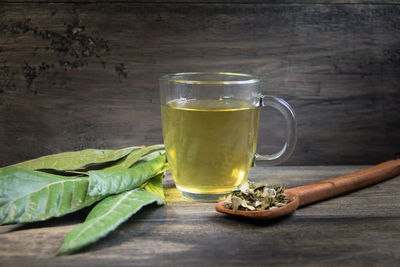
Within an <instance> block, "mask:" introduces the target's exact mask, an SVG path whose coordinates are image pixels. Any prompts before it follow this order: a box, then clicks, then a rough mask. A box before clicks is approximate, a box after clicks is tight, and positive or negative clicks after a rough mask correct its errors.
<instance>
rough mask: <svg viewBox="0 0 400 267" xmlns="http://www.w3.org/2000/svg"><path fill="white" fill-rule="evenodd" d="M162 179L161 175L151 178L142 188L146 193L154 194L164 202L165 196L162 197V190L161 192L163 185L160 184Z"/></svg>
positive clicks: (162, 175)
mask: <svg viewBox="0 0 400 267" xmlns="http://www.w3.org/2000/svg"><path fill="white" fill-rule="evenodd" d="M163 177H164V174H163V173H161V174H159V175H157V176H155V177H153V178H151V179H150V180H149V181H148V182H147V183H145V184H143V185H142V188H144V189H145V190H146V191H148V192H150V193H153V194H156V195H157V196H159V197H160V198H162V199H163V200H164V202H165V195H164V190H163V184H162V179H163Z"/></svg>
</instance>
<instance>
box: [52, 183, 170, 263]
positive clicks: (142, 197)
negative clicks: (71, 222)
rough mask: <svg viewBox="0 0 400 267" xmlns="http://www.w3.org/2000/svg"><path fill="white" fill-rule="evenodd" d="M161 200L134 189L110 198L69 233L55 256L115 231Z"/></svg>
mask: <svg viewBox="0 0 400 267" xmlns="http://www.w3.org/2000/svg"><path fill="white" fill-rule="evenodd" d="M154 202H157V203H158V204H162V203H164V202H163V200H162V199H161V198H160V197H159V196H157V195H155V194H152V193H149V192H147V191H146V190H144V189H142V188H140V189H134V190H131V191H127V192H124V193H121V194H118V195H114V196H110V197H108V198H106V199H104V200H102V201H101V202H100V203H98V204H97V205H96V206H95V207H94V208H93V210H92V211H91V212H90V213H89V215H88V216H87V218H86V220H85V222H84V223H83V224H81V225H79V226H77V227H75V228H74V229H72V231H70V232H69V233H68V234H67V235H66V237H65V239H64V243H63V244H62V246H61V248H60V249H59V250H58V252H57V255H61V254H69V253H72V252H74V251H77V250H79V249H80V248H82V247H84V246H87V245H89V244H91V243H93V242H96V241H97V240H98V239H100V238H102V237H104V236H106V235H107V234H108V233H109V232H111V231H113V230H115V229H116V228H117V227H118V226H119V225H120V224H121V223H123V222H125V221H126V220H128V219H129V218H130V217H131V216H132V215H133V214H135V213H136V212H137V211H138V210H140V209H141V208H142V207H143V206H145V205H148V204H151V203H154Z"/></svg>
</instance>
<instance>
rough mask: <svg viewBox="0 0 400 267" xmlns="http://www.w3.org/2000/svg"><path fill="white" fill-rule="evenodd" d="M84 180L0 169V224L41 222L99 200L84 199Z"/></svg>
mask: <svg viewBox="0 0 400 267" xmlns="http://www.w3.org/2000/svg"><path fill="white" fill-rule="evenodd" d="M88 185H89V180H88V178H86V177H63V176H59V175H53V174H48V173H43V172H39V171H32V170H25V169H21V168H17V167H13V166H10V167H5V168H2V169H0V223H1V224H10V223H25V222H33V221H42V220H46V219H49V218H51V217H59V216H62V215H64V214H67V213H70V212H73V211H76V210H79V209H81V208H83V207H86V206H89V205H91V204H93V203H94V202H96V201H98V200H100V198H101V197H87V189H88Z"/></svg>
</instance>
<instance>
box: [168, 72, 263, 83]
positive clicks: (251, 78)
mask: <svg viewBox="0 0 400 267" xmlns="http://www.w3.org/2000/svg"><path fill="white" fill-rule="evenodd" d="M188 75H216V77H218V76H221V77H223V76H237V77H243V78H248V79H243V80H237V81H198V80H194V79H176V78H174V77H176V76H188ZM160 80H167V81H169V82H175V83H185V84H253V83H257V82H260V78H258V77H257V76H255V75H251V74H245V73H233V72H179V73H171V74H165V75H163V76H161V78H160Z"/></svg>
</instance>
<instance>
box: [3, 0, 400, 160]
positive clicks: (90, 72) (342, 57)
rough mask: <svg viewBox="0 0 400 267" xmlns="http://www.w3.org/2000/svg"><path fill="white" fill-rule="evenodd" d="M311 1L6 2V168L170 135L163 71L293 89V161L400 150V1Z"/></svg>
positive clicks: (277, 133) (268, 134)
mask: <svg viewBox="0 0 400 267" xmlns="http://www.w3.org/2000/svg"><path fill="white" fill-rule="evenodd" d="M261 2H262V1H261ZM310 2H311V3H310V4H309V3H303V4H292V3H289V4H277V3H273V1H265V2H263V3H260V2H258V3H253V4H251V3H250V4H238V3H232V4H229V3H216V2H214V3H213V4H208V3H198V4H197V3H193V2H191V3H173V2H168V1H166V2H163V3H160V4H154V3H151V4H146V3H122V2H121V3H111V2H110V3H100V2H94V3H71V4H69V3H52V4H48V3H29V2H24V3H17V2H15V3H14V2H11V1H9V2H8V3H3V4H1V5H0V147H1V148H2V153H1V154H0V166H5V165H8V164H12V163H15V162H18V161H22V160H27V159H31V158H34V157H38V156H42V155H46V154H51V153H56V152H61V151H69V150H77V149H83V148H88V147H96V148H119V147H125V146H131V145H141V144H154V143H161V142H162V134H161V122H160V108H159V100H158V97H159V93H158V77H159V76H160V75H162V74H166V73H172V72H182V71H229V72H244V73H251V74H255V75H259V76H260V77H261V78H262V79H263V80H264V84H263V87H264V90H265V92H266V93H267V94H271V95H276V96H280V97H283V98H285V99H286V100H287V101H288V102H289V103H290V104H291V105H292V106H293V108H294V110H295V111H296V115H297V119H298V143H297V148H296V150H295V153H294V154H293V156H292V157H291V158H290V159H289V160H288V161H287V162H286V163H285V164H288V165H301V164H306V165H316V164H375V163H378V162H381V161H384V160H389V159H391V158H394V157H398V156H399V155H400V138H399V136H400V109H399V106H400V50H399V47H400V26H399V25H400V7H399V6H397V5H391V3H393V2H394V1H382V2H379V3H382V4H368V5H364V4H356V5H353V4H349V3H352V2H353V1H347V2H346V3H345V4H341V3H339V2H340V1H338V2H336V4H334V5H330V4H315V3H318V1H317V2H313V1H310ZM355 3H363V1H355ZM260 124H261V126H260V134H259V136H260V137H259V147H258V150H259V152H260V153H268V152H269V153H272V152H276V151H277V150H278V149H279V147H280V145H282V142H283V141H282V140H283V137H282V134H283V133H284V131H283V127H284V125H283V123H282V121H281V118H280V116H279V115H278V114H277V113H275V112H273V111H270V110H265V111H263V112H262V119H261V123H260ZM260 164H261V163H260Z"/></svg>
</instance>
